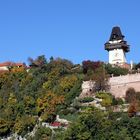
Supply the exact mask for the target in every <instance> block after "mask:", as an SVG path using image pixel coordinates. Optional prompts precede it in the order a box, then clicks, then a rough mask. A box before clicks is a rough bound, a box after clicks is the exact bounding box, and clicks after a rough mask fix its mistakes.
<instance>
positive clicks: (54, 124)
mask: <svg viewBox="0 0 140 140" xmlns="http://www.w3.org/2000/svg"><path fill="white" fill-rule="evenodd" d="M50 126H61V123H60V122H53V123H51V124H50Z"/></svg>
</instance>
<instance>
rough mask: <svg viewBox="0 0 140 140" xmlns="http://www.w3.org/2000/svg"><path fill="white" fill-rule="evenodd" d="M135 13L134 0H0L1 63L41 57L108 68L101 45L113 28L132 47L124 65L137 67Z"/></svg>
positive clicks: (139, 26) (139, 33)
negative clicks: (102, 63)
mask: <svg viewBox="0 0 140 140" xmlns="http://www.w3.org/2000/svg"><path fill="white" fill-rule="evenodd" d="M139 7H140V1H139V0H133V1H132V0H1V1H0V62H3V61H10V60H11V61H15V62H27V59H28V57H32V58H36V57H37V56H39V55H42V54H44V55H46V57H47V58H50V57H51V56H54V57H55V58H56V57H61V58H66V59H69V60H71V61H72V62H74V63H81V62H82V61H83V60H87V59H90V60H94V61H96V60H102V61H106V62H107V61H108V52H107V51H105V50H104V43H105V42H106V41H108V39H109V36H110V33H111V29H112V27H113V26H116V25H117V26H120V27H121V30H122V32H123V34H124V35H125V40H127V41H128V44H130V45H131V46H130V52H129V53H128V54H127V60H128V62H130V60H133V61H134V62H139V61H140V15H139V13H140V8H139Z"/></svg>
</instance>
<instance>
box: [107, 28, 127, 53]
mask: <svg viewBox="0 0 140 140" xmlns="http://www.w3.org/2000/svg"><path fill="white" fill-rule="evenodd" d="M114 49H123V50H124V51H125V52H129V51H130V48H129V45H128V44H127V41H125V40H124V35H122V32H121V29H120V27H118V26H115V27H113V28H112V32H111V35H110V39H109V41H107V42H106V43H105V50H107V51H109V50H114Z"/></svg>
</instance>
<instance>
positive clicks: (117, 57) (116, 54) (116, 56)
mask: <svg viewBox="0 0 140 140" xmlns="http://www.w3.org/2000/svg"><path fill="white" fill-rule="evenodd" d="M109 63H110V64H117V63H126V56H125V52H124V51H123V49H114V50H109Z"/></svg>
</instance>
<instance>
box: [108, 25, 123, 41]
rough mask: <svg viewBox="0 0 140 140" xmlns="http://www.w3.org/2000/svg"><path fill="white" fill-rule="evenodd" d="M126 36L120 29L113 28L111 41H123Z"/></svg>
mask: <svg viewBox="0 0 140 140" xmlns="http://www.w3.org/2000/svg"><path fill="white" fill-rule="evenodd" d="M123 38H124V36H123V35H122V32H121V29H120V27H118V26H116V27H113V29H112V32H111V35H110V39H109V41H114V40H123Z"/></svg>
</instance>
